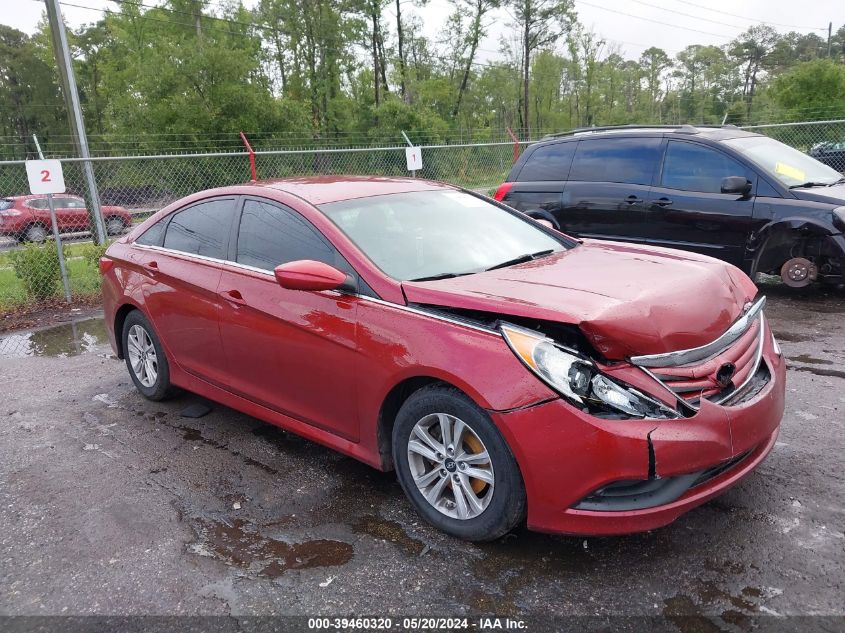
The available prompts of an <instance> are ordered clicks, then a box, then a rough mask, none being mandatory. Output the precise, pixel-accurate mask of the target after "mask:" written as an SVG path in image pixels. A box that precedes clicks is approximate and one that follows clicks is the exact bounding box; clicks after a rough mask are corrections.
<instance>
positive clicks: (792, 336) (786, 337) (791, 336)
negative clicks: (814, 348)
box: [772, 330, 816, 343]
mask: <svg viewBox="0 0 845 633" xmlns="http://www.w3.org/2000/svg"><path fill="white" fill-rule="evenodd" d="M772 334H774V335H775V338H776V339H777V340H779V341H788V342H790V343H806V342H808V341H814V340H816V339H815V337H813V336H810V335H809V334H796V333H794V332H785V331H784V332H782V331H779V330H773V331H772Z"/></svg>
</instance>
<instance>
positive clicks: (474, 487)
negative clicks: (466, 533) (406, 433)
mask: <svg viewBox="0 0 845 633" xmlns="http://www.w3.org/2000/svg"><path fill="white" fill-rule="evenodd" d="M408 464H409V466H410V469H411V475H412V477H413V479H414V483H415V484H416V486H417V488H418V489H419V491H420V493H421V494H422V495H423V497H424V498H425V499H426V501H428V503H429V504H431V506H432V507H434V508H435V509H437V510H438V511H439V512H441V513H442V514H445V515H446V516H448V517H451V518H453V519H461V520H467V519H473V518H475V517H477V516H479V515H480V514H481V513H482V512H484V510H485V509H486V508H487V506H488V505H489V504H490V500H491V499H492V498H493V487H494V484H495V477H494V474H493V462H492V461H491V459H490V455H489V453H488V452H487V448H486V447H485V446H484V442H482V441H481V438H479V437H478V434H476V433H475V431H473V430H472V428H471V427H470V426H469V425H468V424H466V423H465V422H464V421H463V420H461V419H460V418H458V417H455V416H453V415H449V414H447V413H432V414H430V415H427V416H425V417H424V418H422V419H421V420H420V421H419V422H417V423H416V424H415V425H414V428H413V429H412V430H411V435H410V438H409V440H408Z"/></svg>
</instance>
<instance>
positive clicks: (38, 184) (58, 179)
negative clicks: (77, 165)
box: [26, 160, 65, 194]
mask: <svg viewBox="0 0 845 633" xmlns="http://www.w3.org/2000/svg"><path fill="white" fill-rule="evenodd" d="M26 177H27V178H28V179H29V190H30V192H32V193H36V194H42V193H64V192H65V177H64V174H63V173H62V164H61V163H60V162H59V161H57V160H28V161H26Z"/></svg>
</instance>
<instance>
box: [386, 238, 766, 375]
mask: <svg viewBox="0 0 845 633" xmlns="http://www.w3.org/2000/svg"><path fill="white" fill-rule="evenodd" d="M402 287H403V290H404V291H405V296H406V297H407V299H408V302H409V303H416V304H426V305H432V306H442V307H450V308H462V309H467V310H481V311H485V312H490V313H493V314H498V315H501V316H502V318H503V319H506V318H507V315H513V316H518V317H527V318H536V319H542V320H545V321H555V322H559V323H570V324H573V325H577V326H578V327H579V328H580V329H581V331H582V332H583V333H584V334H585V335H586V336H587V338H588V339H590V341H591V342H592V344H593V345H594V346H595V348H596V349H597V350H598V351H599V352H600V353H601V354H603V355H604V356H605V357H606V358H610V359H622V358H625V357H628V356H632V355H639V354H658V353H663V352H669V351H675V350H679V349H688V348H691V347H698V346H700V345H704V344H706V343H709V342H710V341H712V340H714V339H715V338H717V337H718V336H719V335H720V334H722V333H723V332H724V331H725V330H726V329H727V328H728V327H729V326H730V325H731V323H733V322H734V321H735V320H736V319H737V318H738V317H739V316H740V315H741V314H742V313H743V310H744V307H745V305H746V304H747V303H748V302H749V301H751V300H752V299H753V298H754V296H755V294H756V292H757V289H756V288H755V286H754V284H753V283H752V282H751V280H750V279H749V278H748V277H747V276H746V275H745V274H743V273H742V272H740V271H739V270H738V269H737V268H734V267H733V266H731V265H729V264H726V263H724V262H721V261H718V260H715V259H712V258H710V257H705V256H702V255H696V254H692V253H686V252H682V251H675V250H670V249H663V248H656V247H649V246H639V245H634V244H624V243H619V242H599V241H594V240H585V241H584V243H582V244H580V245H579V246H576V247H575V248H572V249H570V250H568V251H563V252H561V253H556V254H554V255H551V256H548V257H544V258H541V259H538V260H535V261H532V262H527V263H525V264H519V265H516V266H510V267H508V268H501V269H498V270H491V271H489V272H483V273H477V274H473V275H466V276H464V277H456V278H453V279H442V280H437V281H427V282H404V283H403V284H402Z"/></svg>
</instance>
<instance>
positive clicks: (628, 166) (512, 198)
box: [494, 125, 845, 287]
mask: <svg viewBox="0 0 845 633" xmlns="http://www.w3.org/2000/svg"><path fill="white" fill-rule="evenodd" d="M494 197H495V198H496V199H497V200H501V201H503V202H505V203H506V204H509V205H510V206H512V207H515V208H517V209H519V210H521V211H523V212H525V213H526V214H528V215H530V216H532V217H535V218H539V219H546V220H548V221H550V222H551V223H552V224H553V225H554V226H555V227H556V228H558V229H560V230H562V231H564V232H566V233H570V234H572V235H576V236H580V237H588V238H598V239H606V240H618V241H624V242H639V243H645V244H652V245H657V246H667V247H671V248H679V249H683V250H689V251H694V252H697V253H703V254H705V255H711V256H713V257H717V258H719V259H722V260H724V261H727V262H730V263H731V264H734V265H736V266H738V267H740V268H742V269H743V270H744V271H745V272H747V273H748V274H750V275H751V276H752V278H753V276H754V275H755V274H756V273H758V272H760V273H770V274H779V275H781V276H782V277H783V279H784V281H785V282H786V283H787V284H789V285H790V286H794V287H802V286H806V285H809V284H811V283H812V282H813V281H814V280H815V279H817V278H818V279H820V280H824V281H829V282H834V283H843V282H845V278H843V272H844V271H843V269H845V236H843V230H845V178H843V177H842V175H841V174H839V173H838V172H836V171H835V170H833V169H831V168H830V167H828V166H826V165H823V164H821V163H820V162H818V161H817V160H815V159H813V158H811V157H810V156H807V155H806V154H803V153H802V152H799V151H798V150H796V149H793V148H792V147H789V146H788V145H784V144H783V143H781V142H779V141H776V140H774V139H772V138H769V137H767V136H761V135H759V134H752V133H749V132H744V131H742V130H740V129H738V128H736V127H734V126H731V125H728V126H724V127H692V126H689V125H683V126H671V127H669V126H665V127H664V126H658V127H632V126H623V127H615V128H589V129H585V130H576V131H574V132H569V133H567V134H563V135H555V136H551V137H546V139H544V140H542V141H540V142H538V143H535V144H533V145H530V146H529V147H528V148H527V149H526V150H525V153H524V154H523V155H522V156H521V157H520V158H519V160H518V161H517V162H516V163H515V164H514V166H513V168H512V169H511V172H510V174H509V175H508V179H507V181H506V182H505V183H503V184H502V185H501V186H500V187H499V188H498V190H497V191H496V193H495V196H494Z"/></svg>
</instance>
